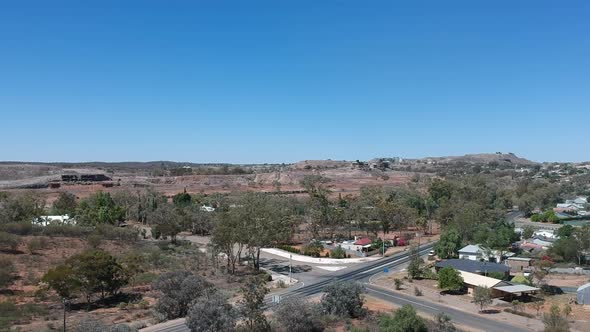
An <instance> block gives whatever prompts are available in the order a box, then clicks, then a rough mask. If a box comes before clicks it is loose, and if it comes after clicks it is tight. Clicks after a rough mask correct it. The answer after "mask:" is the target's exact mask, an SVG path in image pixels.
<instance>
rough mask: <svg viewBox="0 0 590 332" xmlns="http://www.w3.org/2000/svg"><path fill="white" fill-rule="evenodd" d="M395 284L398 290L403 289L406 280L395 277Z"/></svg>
mask: <svg viewBox="0 0 590 332" xmlns="http://www.w3.org/2000/svg"><path fill="white" fill-rule="evenodd" d="M393 284H394V286H395V289H396V290H400V289H402V285H403V284H404V282H403V281H402V280H401V279H398V278H395V279H393Z"/></svg>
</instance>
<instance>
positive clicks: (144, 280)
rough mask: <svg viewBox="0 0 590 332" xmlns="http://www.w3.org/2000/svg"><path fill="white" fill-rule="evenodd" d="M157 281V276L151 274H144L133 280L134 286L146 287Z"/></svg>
mask: <svg viewBox="0 0 590 332" xmlns="http://www.w3.org/2000/svg"><path fill="white" fill-rule="evenodd" d="M156 279H158V275H157V274H155V273H152V272H144V273H140V274H138V275H136V276H135V277H134V278H133V284H134V285H146V284H150V283H152V282H153V281H154V280H156Z"/></svg>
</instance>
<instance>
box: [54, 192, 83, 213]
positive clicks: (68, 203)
mask: <svg viewBox="0 0 590 332" xmlns="http://www.w3.org/2000/svg"><path fill="white" fill-rule="evenodd" d="M77 208H78V202H76V195H74V194H72V193H70V192H61V193H59V196H58V197H57V199H56V200H55V201H54V202H53V206H52V208H51V211H52V213H54V214H58V215H65V214H67V215H69V216H74V214H75V213H76V209H77Z"/></svg>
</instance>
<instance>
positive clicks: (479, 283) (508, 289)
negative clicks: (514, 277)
mask: <svg viewBox="0 0 590 332" xmlns="http://www.w3.org/2000/svg"><path fill="white" fill-rule="evenodd" d="M459 273H460V274H461V277H462V278H463V282H464V283H465V286H466V287H467V294H469V295H473V291H474V290H475V288H476V287H487V288H489V289H491V290H492V297H493V298H499V297H504V298H514V297H518V296H521V295H525V294H531V293H535V292H537V291H539V290H540V289H539V288H536V287H531V286H527V285H517V284H512V283H510V282H508V281H503V280H500V279H495V278H490V277H486V276H482V275H479V274H476V273H470V272H465V271H459Z"/></svg>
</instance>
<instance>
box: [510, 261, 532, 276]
mask: <svg viewBox="0 0 590 332" xmlns="http://www.w3.org/2000/svg"><path fill="white" fill-rule="evenodd" d="M533 261H534V260H533V259H532V258H528V257H509V258H508V259H506V260H505V261H504V264H506V265H507V266H508V268H510V273H511V274H518V273H525V272H530V271H531V269H532V267H533Z"/></svg>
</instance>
